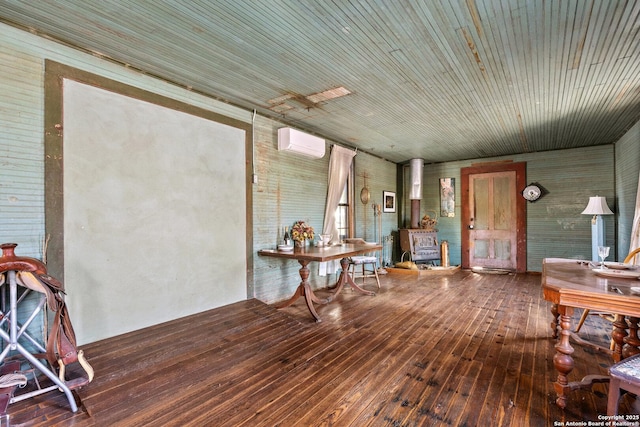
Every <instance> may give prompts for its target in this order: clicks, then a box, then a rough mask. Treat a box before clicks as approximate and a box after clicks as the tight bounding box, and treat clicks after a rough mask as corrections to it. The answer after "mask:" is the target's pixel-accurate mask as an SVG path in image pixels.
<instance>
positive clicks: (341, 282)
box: [333, 258, 376, 298]
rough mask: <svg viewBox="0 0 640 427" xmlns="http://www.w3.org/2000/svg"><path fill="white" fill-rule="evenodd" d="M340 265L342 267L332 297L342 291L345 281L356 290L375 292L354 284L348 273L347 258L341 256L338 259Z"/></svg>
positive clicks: (370, 293) (373, 293)
mask: <svg viewBox="0 0 640 427" xmlns="http://www.w3.org/2000/svg"><path fill="white" fill-rule="evenodd" d="M340 266H341V267H342V272H340V277H339V278H338V283H337V284H336V287H335V291H334V293H333V298H335V297H337V296H338V294H339V293H340V292H341V291H342V288H343V287H344V285H345V283H346V284H348V285H349V286H351V287H352V288H353V289H355V290H356V291H358V292H360V293H363V294H365V295H375V294H376V293H375V292H372V291H367V290H366V289H362V288H361V287H360V286H358V285H356V283H355V282H354V281H353V278H351V275H350V274H349V271H348V270H349V258H342V259H341V260H340Z"/></svg>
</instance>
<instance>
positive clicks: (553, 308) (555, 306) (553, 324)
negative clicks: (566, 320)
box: [551, 304, 560, 338]
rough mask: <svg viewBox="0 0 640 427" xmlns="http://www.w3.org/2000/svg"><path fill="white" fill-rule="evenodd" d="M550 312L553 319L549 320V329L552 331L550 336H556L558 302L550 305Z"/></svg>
mask: <svg viewBox="0 0 640 427" xmlns="http://www.w3.org/2000/svg"><path fill="white" fill-rule="evenodd" d="M551 314H552V315H553V320H552V321H551V331H552V335H551V336H552V337H553V338H558V325H559V322H558V316H559V315H560V314H559V313H558V304H552V305H551Z"/></svg>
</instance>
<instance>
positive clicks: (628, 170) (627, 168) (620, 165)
mask: <svg viewBox="0 0 640 427" xmlns="http://www.w3.org/2000/svg"><path fill="white" fill-rule="evenodd" d="M615 147H616V148H615V156H616V193H617V195H618V200H617V202H618V203H617V206H618V210H617V211H615V212H614V213H615V214H616V218H617V219H618V236H619V237H618V259H620V260H624V258H625V256H626V255H627V254H628V253H629V252H630V251H631V250H633V249H635V248H630V247H629V242H630V239H631V231H632V229H633V217H634V214H635V207H636V195H637V188H638V177H639V175H640V123H638V124H636V125H635V126H633V127H632V128H631V129H630V130H629V132H627V133H626V134H625V135H624V137H622V138H621V139H620V140H619V141H618V142H617V143H616V146H615Z"/></svg>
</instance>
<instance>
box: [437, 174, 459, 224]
mask: <svg viewBox="0 0 640 427" xmlns="http://www.w3.org/2000/svg"><path fill="white" fill-rule="evenodd" d="M440 216H441V217H445V218H447V217H448V218H453V217H454V216H456V180H455V178H440Z"/></svg>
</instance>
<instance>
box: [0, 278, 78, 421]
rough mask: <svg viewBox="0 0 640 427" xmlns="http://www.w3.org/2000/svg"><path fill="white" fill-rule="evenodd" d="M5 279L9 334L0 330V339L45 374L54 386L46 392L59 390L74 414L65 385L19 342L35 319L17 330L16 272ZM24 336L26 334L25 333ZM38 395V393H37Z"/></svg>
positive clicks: (39, 307)
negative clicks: (7, 298)
mask: <svg viewBox="0 0 640 427" xmlns="http://www.w3.org/2000/svg"><path fill="white" fill-rule="evenodd" d="M7 279H8V285H9V307H10V309H9V312H8V313H7V314H5V317H9V320H8V322H9V333H8V334H7V331H6V330H4V329H2V328H0V338H2V339H3V340H4V341H5V342H6V343H7V346H8V348H9V349H10V350H15V351H18V352H19V353H20V354H21V355H22V356H24V357H25V359H27V360H28V361H29V363H31V364H32V365H33V366H34V367H35V368H37V369H38V370H39V371H40V372H42V373H43V374H45V375H46V376H47V377H48V378H49V379H50V380H51V381H53V383H54V384H55V386H52V387H50V388H47V389H46V391H49V390H50V389H51V390H52V389H55V388H59V389H60V390H61V391H62V392H64V394H65V395H66V397H67V400H68V401H69V406H70V407H71V411H72V412H76V411H77V410H78V406H77V405H76V400H75V398H74V397H73V394H72V393H71V390H70V389H69V387H68V386H67V385H66V384H65V382H64V381H63V380H61V379H60V378H58V377H57V376H56V374H55V372H53V371H52V370H51V369H49V368H48V367H47V366H45V365H44V364H43V363H42V362H40V361H39V360H38V359H37V358H36V357H35V356H34V355H33V354H31V353H30V352H29V351H28V350H27V349H26V348H24V347H23V346H22V345H21V344H20V343H19V342H18V339H19V338H20V336H21V335H22V334H23V332H24V331H26V329H27V327H28V326H29V324H30V323H31V321H32V320H33V319H34V318H35V316H34V315H32V316H30V317H29V319H28V320H27V322H25V323H24V324H23V325H21V326H20V328H18V283H17V281H16V272H15V271H13V270H10V271H7ZM41 308H42V306H41V305H40V304H39V305H38V307H37V308H36V310H40V309H41ZM25 336H26V333H25ZM7 354H8V351H6V349H5V351H3V352H2V354H0V363H1V362H3V361H4V359H5V357H6V356H7ZM38 394H39V393H38Z"/></svg>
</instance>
